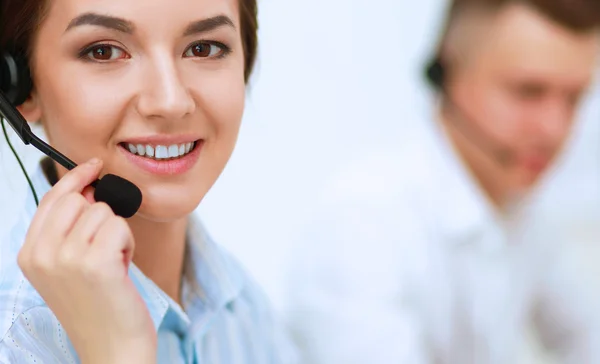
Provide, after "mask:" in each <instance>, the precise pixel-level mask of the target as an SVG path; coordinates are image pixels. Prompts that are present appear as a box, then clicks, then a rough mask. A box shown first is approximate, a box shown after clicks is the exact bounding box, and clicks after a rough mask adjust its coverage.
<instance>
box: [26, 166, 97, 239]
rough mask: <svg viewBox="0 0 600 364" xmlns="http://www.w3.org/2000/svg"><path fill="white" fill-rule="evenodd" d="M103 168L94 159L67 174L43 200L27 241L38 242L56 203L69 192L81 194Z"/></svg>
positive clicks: (28, 233)
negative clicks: (43, 226)
mask: <svg viewBox="0 0 600 364" xmlns="http://www.w3.org/2000/svg"><path fill="white" fill-rule="evenodd" d="M101 167H102V161H100V160H98V159H94V160H91V161H89V162H87V163H84V164H82V165H79V166H77V167H75V168H74V169H73V170H71V171H69V172H68V173H67V174H65V175H64V177H62V178H61V179H60V180H59V181H58V182H57V183H56V185H54V187H52V189H51V190H50V191H48V193H46V195H44V197H43V198H42V201H41V202H40V205H39V207H38V209H37V211H36V213H35V216H34V218H33V220H32V222H31V225H30V227H29V230H28V232H27V236H28V238H27V239H32V240H37V238H38V236H39V233H40V228H41V226H42V225H43V224H44V222H45V220H46V218H47V216H48V215H49V214H51V211H52V209H53V208H54V206H55V204H56V202H57V201H58V200H59V199H60V198H61V197H62V196H64V195H66V194H68V193H69V192H79V193H81V192H82V191H83V189H84V188H85V187H86V186H87V185H89V184H90V183H92V182H93V181H94V180H95V179H96V178H97V177H98V175H99V173H100V169H101Z"/></svg>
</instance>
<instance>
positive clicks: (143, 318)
mask: <svg viewBox="0 0 600 364" xmlns="http://www.w3.org/2000/svg"><path fill="white" fill-rule="evenodd" d="M1 4H2V14H1V15H2V19H1V22H0V34H2V39H1V46H2V47H3V49H6V48H7V47H9V46H11V49H13V48H15V49H22V50H25V51H26V53H27V55H28V60H29V65H30V69H31V74H32V80H33V84H34V89H33V91H32V92H31V94H30V95H29V97H28V98H27V100H26V101H25V102H24V103H23V104H21V105H19V107H18V108H19V111H20V112H21V113H22V114H23V116H24V117H25V118H26V119H27V120H28V121H29V122H32V123H34V122H39V123H41V125H42V126H43V128H44V130H45V132H46V135H47V139H48V140H49V142H50V144H52V145H53V146H54V147H55V148H56V149H58V150H59V151H61V152H62V153H64V154H65V155H66V156H68V157H69V158H71V159H72V160H74V161H75V162H76V163H78V164H80V165H79V167H77V168H76V169H74V170H72V171H69V172H67V171H66V170H65V169H64V168H62V167H61V166H58V165H56V164H54V163H53V162H49V160H47V159H45V160H43V161H42V163H41V166H40V168H39V170H38V172H37V173H36V175H34V176H33V183H34V185H35V187H36V190H37V192H38V194H43V195H44V197H43V199H42V201H41V203H40V205H39V208H37V209H36V207H35V204H34V202H33V200H32V199H29V200H28V201H27V202H26V203H24V205H23V206H22V212H21V213H20V217H19V219H18V220H19V221H18V223H17V224H16V225H15V226H14V227H13V228H12V229H11V230H10V231H8V232H2V235H0V237H1V241H0V242H1V244H0V363H33V362H36V363H74V362H82V363H84V364H93V363H103V364H104V363H128V364H134V363H143V364H147V363H154V362H157V363H197V362H202V363H211V364H215V363H233V364H237V363H283V362H287V361H288V359H287V358H283V356H282V354H281V353H282V352H283V350H282V349H281V347H280V346H279V345H278V344H277V343H276V341H277V340H279V339H280V335H279V334H278V333H276V332H275V331H276V330H275V328H274V325H272V323H271V321H270V318H269V312H268V309H267V307H266V303H265V302H264V300H263V299H262V296H261V294H260V292H259V291H258V290H257V288H256V287H254V286H253V284H252V283H251V281H249V280H248V279H247V278H246V276H245V273H244V272H243V271H242V270H241V269H240V268H239V267H238V266H237V265H236V263H235V262H234V261H233V260H232V258H230V257H229V256H228V255H227V254H225V253H224V252H222V251H221V250H220V249H219V248H217V247H216V246H215V245H213V243H212V242H211V241H210V239H209V238H208V237H207V236H206V235H205V234H204V233H203V229H202V227H201V226H199V224H198V223H197V222H195V221H194V220H193V218H192V212H193V211H194V210H195V209H196V207H197V206H198V204H199V203H200V201H201V200H202V198H203V197H204V195H205V194H206V193H207V192H208V190H209V189H210V187H211V186H212V185H213V183H214V182H215V181H216V179H217V178H218V176H219V174H220V173H221V172H222V170H223V168H224V167H225V164H226V162H227V160H228V159H229V157H230V155H231V153H232V150H233V148H234V145H235V142H236V138H237V135H238V129H239V126H240V121H241V119H242V113H243V109H244V96H245V83H246V82H247V80H248V77H249V76H250V74H251V71H252V66H253V63H254V59H255V54H256V41H257V34H256V31H257V21H256V1H255V0H179V1H177V2H175V3H174V2H173V1H170V0H151V1H148V0H129V1H123V0H104V1H93V0H52V1H50V0H3V1H2V2H1ZM86 161H87V162H86ZM107 173H112V174H116V175H119V176H121V177H124V178H126V179H128V180H130V181H132V182H133V183H135V184H136V185H137V186H138V187H140V189H141V191H142V193H143V196H144V199H143V203H142V206H141V208H140V210H139V212H138V213H137V214H136V215H135V216H134V217H132V218H131V219H128V220H124V219H122V218H119V217H116V216H115V215H114V214H113V213H112V211H111V210H110V208H109V207H108V206H107V205H105V204H103V203H97V202H95V201H94V200H93V197H92V193H91V192H90V190H91V188H90V187H86V186H88V185H89V184H90V183H91V182H92V181H93V180H95V179H96V178H98V176H99V175H104V174H107ZM46 192H47V193H46ZM134 246H135V253H134ZM131 261H132V264H130V262H131Z"/></svg>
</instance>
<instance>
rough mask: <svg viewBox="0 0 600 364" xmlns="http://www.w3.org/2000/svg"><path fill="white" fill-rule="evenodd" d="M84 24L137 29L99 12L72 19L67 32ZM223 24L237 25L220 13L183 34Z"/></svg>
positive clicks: (129, 29) (126, 31)
mask: <svg viewBox="0 0 600 364" xmlns="http://www.w3.org/2000/svg"><path fill="white" fill-rule="evenodd" d="M83 25H93V26H99V27H104V28H108V29H113V30H116V31H119V32H122V33H127V34H132V33H133V32H134V30H135V26H134V25H133V23H132V22H130V21H129V20H125V19H121V18H117V17H114V16H109V15H102V14H97V13H85V14H82V15H79V16H78V17H76V18H74V19H73V20H71V22H70V23H69V25H68V26H67V29H66V30H65V32H67V31H69V30H71V29H73V28H75V27H79V26H83ZM223 26H229V27H231V28H233V29H235V25H234V23H233V21H232V20H231V18H229V17H227V16H225V15H219V16H215V17H212V18H208V19H202V20H198V21H194V22H192V23H190V24H189V25H188V26H187V27H186V29H185V31H184V33H183V35H184V36H186V37H187V36H190V35H194V34H199V33H206V32H209V31H211V30H215V29H217V28H220V27H223Z"/></svg>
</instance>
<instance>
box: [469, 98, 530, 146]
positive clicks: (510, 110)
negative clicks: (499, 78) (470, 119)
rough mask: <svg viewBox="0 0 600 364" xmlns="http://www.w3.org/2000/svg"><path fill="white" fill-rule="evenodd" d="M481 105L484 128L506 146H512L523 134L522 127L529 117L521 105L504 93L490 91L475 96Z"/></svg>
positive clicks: (528, 113)
mask: <svg viewBox="0 0 600 364" xmlns="http://www.w3.org/2000/svg"><path fill="white" fill-rule="evenodd" d="M474 102H475V103H478V104H480V105H482V107H481V110H480V115H482V116H481V117H482V118H483V122H484V123H485V127H486V128H487V129H488V130H489V131H490V133H492V134H493V135H495V136H496V137H497V138H499V139H500V140H502V141H503V142H504V143H505V144H507V145H514V144H516V143H515V142H517V141H518V139H519V138H520V137H521V136H522V134H523V131H524V130H523V127H524V126H525V125H527V124H526V123H527V120H528V119H529V118H530V117H531V114H530V112H529V111H528V110H527V108H526V107H524V105H523V104H522V103H520V102H519V101H518V100H517V99H515V98H514V97H513V96H512V95H510V94H509V93H507V92H504V91H501V90H499V91H493V90H492V91H490V92H486V93H480V95H479V96H475V100H474Z"/></svg>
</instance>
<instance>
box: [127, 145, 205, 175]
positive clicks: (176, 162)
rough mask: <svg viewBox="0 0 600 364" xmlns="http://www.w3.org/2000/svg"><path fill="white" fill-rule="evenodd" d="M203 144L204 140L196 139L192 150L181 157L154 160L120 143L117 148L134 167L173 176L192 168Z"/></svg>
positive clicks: (156, 173)
mask: <svg viewBox="0 0 600 364" xmlns="http://www.w3.org/2000/svg"><path fill="white" fill-rule="evenodd" d="M132 140H133V139H132ZM137 140H141V139H136V141H137ZM145 140H148V139H145ZM173 140H174V139H173ZM192 141H193V140H190V141H189V142H192ZM169 142H170V143H171V144H179V143H185V142H183V141H182V142H179V143H177V142H173V141H169ZM127 143H129V142H127ZM163 143H166V142H165V139H164V138H162V139H160V142H158V143H157V144H158V145H163ZM131 144H133V142H131ZM139 144H153V142H151V141H145V142H140V143H139ZM203 146H204V140H202V139H200V140H196V146H195V147H194V149H193V150H192V151H190V152H189V153H188V154H186V155H185V156H183V157H181V158H177V159H170V160H155V159H150V158H146V157H142V156H140V155H136V154H132V153H131V152H130V151H129V150H127V149H125V147H123V145H122V144H121V143H120V144H119V147H118V148H119V150H121V152H122V153H124V154H125V157H126V158H127V159H128V160H129V161H130V162H131V163H132V164H134V165H135V166H136V167H138V168H140V169H142V170H143V171H145V172H148V173H152V174H155V175H162V176H173V175H179V174H184V173H186V172H187V171H189V170H190V169H192V167H193V166H194V165H195V164H196V162H197V161H198V158H199V157H200V152H201V151H202V147H203Z"/></svg>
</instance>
